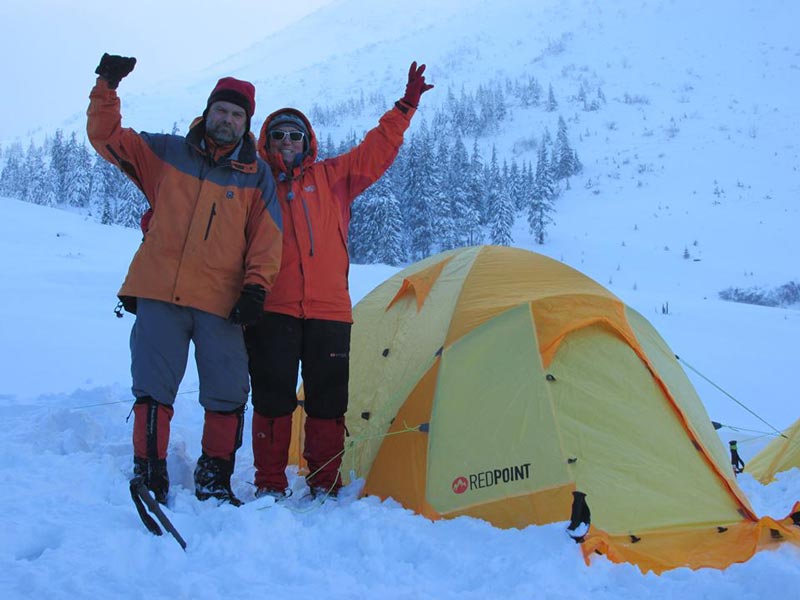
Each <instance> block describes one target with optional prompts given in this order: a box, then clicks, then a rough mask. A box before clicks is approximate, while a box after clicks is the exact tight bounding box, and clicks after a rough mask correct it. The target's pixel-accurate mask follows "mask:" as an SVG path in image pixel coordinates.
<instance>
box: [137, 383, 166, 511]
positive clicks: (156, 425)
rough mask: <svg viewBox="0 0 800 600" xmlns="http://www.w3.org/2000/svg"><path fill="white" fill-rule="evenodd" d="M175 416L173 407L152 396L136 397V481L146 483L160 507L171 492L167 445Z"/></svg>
mask: <svg viewBox="0 0 800 600" xmlns="http://www.w3.org/2000/svg"><path fill="white" fill-rule="evenodd" d="M173 413H174V410H173V408H172V407H171V406H167V405H165V404H160V403H158V402H156V401H155V400H154V399H153V398H151V397H150V396H144V397H142V398H137V399H136V403H135V404H134V405H133V480H137V482H140V483H142V484H144V486H145V487H146V488H147V489H148V490H150V491H151V492H153V495H154V496H155V498H156V500H157V501H158V502H159V503H160V504H166V503H167V493H168V492H169V475H168V474H167V446H168V445H169V423H170V420H171V419H172V415H173ZM133 480H132V481H133Z"/></svg>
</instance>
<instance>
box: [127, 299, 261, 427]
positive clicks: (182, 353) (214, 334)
mask: <svg viewBox="0 0 800 600" xmlns="http://www.w3.org/2000/svg"><path fill="white" fill-rule="evenodd" d="M190 341H192V342H194V346H195V361H196V363H197V374H198V376H199V378H200V404H201V405H202V406H203V407H204V408H205V409H207V410H212V411H216V412H229V411H233V410H236V409H238V408H240V407H241V406H242V405H244V404H245V403H246V402H247V395H248V393H249V392H250V381H249V377H248V373H247V351H246V350H245V346H244V337H243V334H242V328H241V326H240V325H234V324H232V323H229V322H228V321H227V320H226V319H223V318H222V317H218V316H217V315H212V314H211V313H207V312H204V311H201V310H197V309H196V308H188V307H185V306H178V305H176V304H170V303H168V302H160V301H158V300H148V299H147V298H139V299H138V303H137V309H136V321H135V322H134V324H133V329H131V375H132V376H133V388H132V391H133V395H134V397H136V398H141V397H143V396H150V397H152V398H154V399H155V400H156V401H157V402H159V403H161V404H166V405H167V406H172V404H173V403H174V402H175V396H176V395H177V393H178V386H179V385H180V383H181V380H182V379H183V375H184V373H185V372H186V363H187V360H188V356H189V342H190Z"/></svg>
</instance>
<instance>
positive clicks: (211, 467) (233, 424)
mask: <svg viewBox="0 0 800 600" xmlns="http://www.w3.org/2000/svg"><path fill="white" fill-rule="evenodd" d="M243 427H244V406H242V407H241V408H239V409H236V410H234V411H231V412H224V413H223V412H215V411H211V410H207V411H206V413H205V424H204V426H203V440H202V446H203V453H202V454H201V455H200V458H199V459H198V460H197V467H196V468H195V470H194V490H195V496H197V499H198V500H208V499H209V498H216V499H217V500H221V501H223V502H228V503H230V504H232V505H233V506H241V504H242V502H241V501H240V500H239V499H238V498H236V496H234V494H233V490H232V489H231V475H233V469H234V467H235V465H236V451H237V450H238V449H239V447H240V446H241V445H242V429H243Z"/></svg>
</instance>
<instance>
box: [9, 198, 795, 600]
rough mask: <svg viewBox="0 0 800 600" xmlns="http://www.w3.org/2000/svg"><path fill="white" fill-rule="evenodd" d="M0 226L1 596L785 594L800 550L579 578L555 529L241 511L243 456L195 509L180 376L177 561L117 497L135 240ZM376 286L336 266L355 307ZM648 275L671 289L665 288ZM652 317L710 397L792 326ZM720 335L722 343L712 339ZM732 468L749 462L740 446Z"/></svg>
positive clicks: (326, 509) (17, 208)
mask: <svg viewBox="0 0 800 600" xmlns="http://www.w3.org/2000/svg"><path fill="white" fill-rule="evenodd" d="M0 208H1V209H2V213H3V215H4V218H3V219H2V220H0V256H2V264H3V269H2V273H3V276H2V277H1V278H0V348H2V361H0V414H2V417H3V423H4V427H3V428H2V432H0V482H2V485H3V493H2V494H0V515H2V521H0V522H1V523H2V528H3V535H2V536H0V593H2V596H3V598H89V597H92V598H222V597H233V598H263V597H265V596H270V597H284V598H285V597H297V598H319V597H322V598H331V599H333V598H337V599H339V598H341V599H354V600H355V599H361V598H387V599H428V598H437V599H446V598H454V599H455V598H458V599H464V598H473V599H476V600H478V599H481V600H483V599H488V598H498V599H500V598H504V599H505V598H515V599H516V598H589V597H593V598H608V599H611V598H615V599H618V598H630V599H634V598H636V599H639V598H729V597H737V598H744V599H747V598H761V597H762V596H763V595H764V594H771V593H780V594H783V593H785V590H788V589H791V588H792V587H796V585H797V583H798V582H799V581H800V550H798V549H797V548H794V547H790V546H786V547H782V548H780V549H778V550H776V551H768V552H760V553H758V554H756V556H755V557H754V558H752V559H751V560H750V561H748V562H747V563H744V564H738V565H733V566H731V567H730V568H728V569H727V570H726V571H724V572H722V571H717V570H711V569H704V570H700V571H690V570H687V569H676V570H674V571H669V572H666V573H664V574H662V575H660V576H656V575H654V574H652V573H650V574H647V575H643V574H641V573H640V572H639V570H638V569H637V568H636V567H634V566H631V565H614V564H612V563H610V562H608V561H607V560H606V559H605V558H601V557H597V558H596V559H595V560H594V561H593V563H592V565H591V566H589V567H587V566H585V565H584V563H583V559H582V557H581V554H580V550H579V548H578V546H577V545H576V544H575V543H574V542H572V541H571V540H570V538H569V537H568V536H567V535H566V534H565V532H564V526H565V524H563V523H557V524H553V525H548V526H538V527H537V526H531V527H528V528H526V529H524V530H521V531H519V530H500V529H496V528H494V527H492V526H490V525H488V524H486V523H485V522H482V521H479V520H475V519H471V518H466V517H462V518H458V519H455V520H452V521H439V522H431V521H428V520H427V519H425V518H423V517H420V516H417V515H414V514H413V513H411V512H410V511H408V510H406V509H404V508H403V507H401V506H399V505H398V504H397V503H395V502H393V501H387V502H383V503H382V502H379V501H378V500H377V499H375V498H363V499H356V495H357V492H358V490H357V489H355V488H354V487H350V488H347V489H346V490H345V491H344V493H343V497H342V498H341V500H340V501H339V502H338V503H337V504H324V505H322V506H320V507H306V506H296V507H294V508H292V507H275V506H270V505H269V502H268V501H267V500H266V499H264V500H259V501H253V488H252V486H251V484H250V482H251V481H252V477H253V468H252V452H251V450H250V448H249V444H248V443H245V444H244V446H243V447H242V449H241V450H240V451H239V454H238V457H237V458H238V461H237V468H236V473H235V475H234V479H233V487H234V490H235V491H236V492H237V494H239V495H240V497H241V498H242V499H244V500H247V501H250V502H248V504H246V505H245V506H243V507H241V508H233V507H230V506H221V507H216V506H214V505H213V503H201V502H198V501H197V500H196V499H195V498H194V495H193V487H192V469H193V467H194V463H195V461H196V459H197V456H198V454H199V452H200V435H201V430H202V410H201V408H200V406H199V404H198V403H197V401H196V397H195V394H194V392H195V390H196V389H197V380H196V375H195V372H194V370H193V369H192V368H190V369H189V372H188V374H187V377H186V379H185V382H184V385H183V387H182V395H181V396H180V397H179V399H178V402H177V404H176V412H175V417H174V419H173V426H172V432H173V434H172V439H171V443H170V450H169V452H170V455H169V461H168V464H169V469H170V475H171V478H172V488H171V492H170V506H169V508H168V509H167V512H168V515H169V516H170V518H171V519H172V520H173V522H174V523H175V526H176V527H177V528H178V530H179V531H180V532H181V534H182V535H183V537H184V538H185V539H186V541H187V542H188V550H187V552H184V551H183V550H181V548H180V547H179V546H178V544H177V543H175V542H174V540H172V539H171V538H169V537H168V536H165V537H160V538H158V537H154V536H152V535H151V534H149V533H148V532H147V531H146V530H145V528H144V527H143V526H142V523H141V521H140V520H139V517H138V516H137V515H136V512H135V510H134V508H133V505H132V503H131V500H130V496H129V493H128V487H127V482H128V479H129V477H130V476H131V442H130V436H131V425H132V422H131V421H129V420H128V413H129V412H130V409H131V406H132V398H131V396H130V392H129V389H128V386H129V371H128V368H129V356H128V350H127V337H128V333H129V330H130V325H131V323H132V319H131V317H130V315H126V316H125V317H124V318H122V319H117V318H115V317H114V314H113V311H112V309H113V307H114V304H115V292H116V290H117V286H118V284H119V282H120V281H121V278H122V276H123V275H124V273H125V270H126V268H127V263H128V260H129V257H130V256H131V254H132V252H133V251H134V250H135V248H136V246H137V244H138V243H139V235H138V234H137V232H136V231H133V230H126V229H121V228H117V227H108V226H103V225H99V224H97V223H94V222H92V221H91V220H87V219H86V218H85V217H82V216H79V215H76V214H71V213H68V212H64V211H59V210H55V209H48V208H43V207H39V206H34V205H30V204H25V203H21V202H18V201H14V200H8V199H2V200H0ZM677 264H678V265H679V266H682V263H681V262H678V263H677ZM393 272H394V269H392V268H390V267H384V266H380V265H372V266H358V265H356V266H354V267H353V269H352V271H351V282H352V288H353V293H354V299H355V300H357V299H358V298H360V297H361V296H363V295H364V294H366V293H367V292H368V291H369V290H370V289H371V288H372V287H374V286H375V285H376V284H378V283H379V282H381V281H382V280H383V279H385V278H386V277H387V276H388V275H389V274H391V273H393ZM662 277H663V278H664V280H665V281H670V280H671V278H672V277H674V273H670V272H662ZM671 299H672V305H673V306H676V308H675V312H673V313H671V314H670V315H669V316H668V317H663V318H661V317H660V316H659V315H657V314H652V313H653V312H654V311H650V313H651V314H652V316H653V317H654V321H653V322H654V323H655V324H656V325H657V327H660V328H661V330H662V333H664V335H665V337H666V338H667V341H669V342H670V343H671V344H675V345H676V346H683V345H685V346H686V347H688V348H691V349H692V350H693V351H692V352H691V354H692V355H693V359H692V360H693V361H694V362H696V363H702V364H704V365H705V366H706V368H707V370H708V371H713V376H714V378H715V380H716V381H717V382H718V383H719V384H720V385H723V386H724V385H726V384H727V383H729V382H732V381H735V382H739V381H742V379H743V378H742V374H741V373H738V372H737V371H736V369H737V365H738V362H739V361H740V360H743V359H742V358H741V357H740V356H739V355H740V354H743V355H749V354H752V353H753V352H755V351H756V350H758V351H759V352H761V353H764V354H767V355H769V356H774V355H775V354H777V353H780V352H785V351H788V350H789V347H788V345H784V341H783V336H784V335H785V333H784V331H783V330H785V329H790V330H791V332H792V333H793V334H794V336H795V339H796V335H797V333H798V327H799V326H800V322H799V321H798V319H797V318H796V317H797V315H796V313H794V312H792V311H789V310H781V309H760V308H755V307H749V306H744V305H735V304H726V303H722V302H720V301H718V300H714V299H709V300H708V301H707V302H706V303H705V304H703V303H695V302H687V303H686V305H685V306H684V303H683V302H682V301H681V300H682V297H681V296H680V295H679V294H678V293H674V294H673V295H672V296H671ZM640 308H641V307H640ZM707 319H710V320H711V321H712V324H711V327H710V328H708V329H705V325H704V322H705V320H707ZM734 325H735V326H736V338H737V343H736V344H733V345H732V344H731V342H730V339H729V336H728V335H727V334H726V329H731V328H732V327H733V326H734ZM700 329H702V330H703V331H702V332H701V331H699V330H700ZM698 339H702V345H701V347H699V348H698V347H697V343H698V342H697V341H698ZM753 377H754V378H755V379H758V386H757V389H758V393H757V394H755V395H752V396H751V395H750V394H749V393H748V392H747V390H745V392H744V393H743V398H746V399H748V400H752V401H753V407H754V408H756V409H758V410H759V411H763V412H765V413H768V414H771V415H773V416H774V417H775V424H776V425H780V426H782V427H785V426H787V425H789V424H790V422H791V420H792V419H793V418H794V413H792V417H791V418H789V416H788V415H787V416H786V418H785V419H783V418H779V417H778V415H785V414H786V406H787V399H790V398H791V393H792V391H793V388H792V387H790V385H789V381H790V378H789V374H782V375H780V376H773V374H771V373H769V372H763V373H761V374H759V373H758V372H754V373H753ZM712 391H713V390H712ZM701 395H704V394H701ZM715 405H716V406H717V408H716V410H715V412H714V413H712V417H713V418H715V419H716V420H719V421H722V422H727V423H741V422H742V418H743V413H744V414H747V413H745V412H744V411H743V410H742V409H741V407H740V406H739V405H737V404H736V403H734V402H730V401H728V402H720V401H715ZM248 418H249V413H248ZM247 426H248V427H249V423H248V424H247ZM742 454H743V458H744V460H745V461H747V460H748V459H749V457H750V456H751V453H750V449H749V447H748V445H747V444H745V445H743V447H742ZM293 483H294V485H295V486H297V487H301V486H302V481H300V480H296V479H295V478H293ZM739 483H740V484H741V486H742V488H743V489H744V491H745V492H746V494H747V495H748V497H749V499H750V501H751V503H752V504H753V506H754V508H755V510H756V512H757V513H758V514H759V515H760V516H762V515H770V516H777V517H783V516H785V515H786V514H788V512H789V511H790V509H791V507H792V503H793V502H794V501H795V500H798V499H800V470H798V469H794V470H792V471H790V472H787V473H784V474H782V475H781V476H780V477H779V479H778V481H777V482H775V483H773V484H771V485H769V486H762V485H761V484H759V483H758V482H756V481H755V480H754V479H752V478H751V477H750V476H748V475H741V476H740V477H739Z"/></svg>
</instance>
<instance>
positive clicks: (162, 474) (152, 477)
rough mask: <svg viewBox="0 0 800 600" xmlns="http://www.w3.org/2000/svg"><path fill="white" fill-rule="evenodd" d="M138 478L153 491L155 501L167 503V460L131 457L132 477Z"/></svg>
mask: <svg viewBox="0 0 800 600" xmlns="http://www.w3.org/2000/svg"><path fill="white" fill-rule="evenodd" d="M134 480H139V482H140V483H143V484H144V487H146V488H147V489H148V490H150V491H151V492H153V495H154V496H155V497H156V502H158V503H159V504H166V503H167V493H168V492H169V475H168V474H167V460H166V459H164V458H161V459H148V458H139V457H136V456H135V457H134V458H133V479H132V480H131V481H134Z"/></svg>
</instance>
